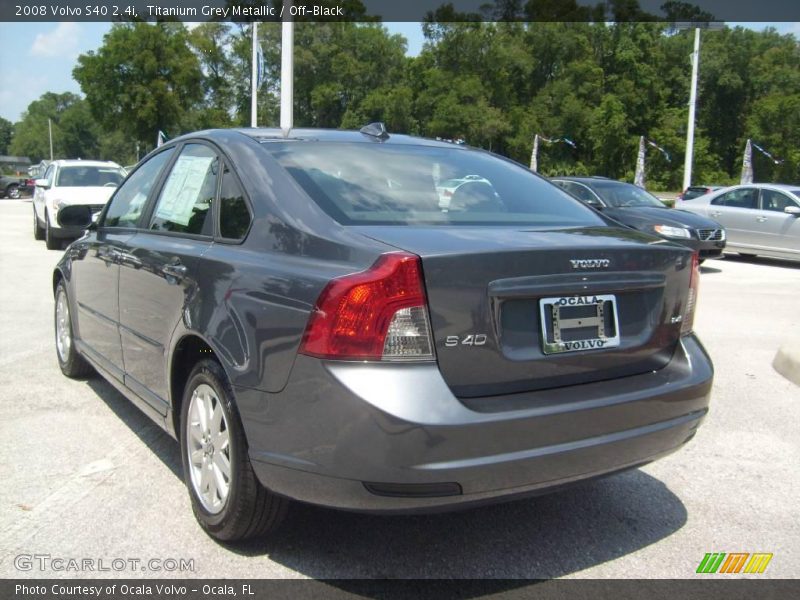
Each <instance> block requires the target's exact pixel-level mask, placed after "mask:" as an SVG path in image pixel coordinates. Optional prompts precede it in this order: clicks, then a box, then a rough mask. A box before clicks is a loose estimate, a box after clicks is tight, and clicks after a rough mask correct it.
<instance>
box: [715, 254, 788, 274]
mask: <svg viewBox="0 0 800 600" xmlns="http://www.w3.org/2000/svg"><path fill="white" fill-rule="evenodd" d="M797 258H798V259H797V260H796V261H793V260H782V259H780V258H767V257H766V256H742V255H741V254H726V255H725V260H726V261H730V262H737V263H749V264H751V265H764V266H769V267H779V268H782V269H795V270H797V269H800V256H798V257H797Z"/></svg>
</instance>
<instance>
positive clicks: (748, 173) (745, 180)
mask: <svg viewBox="0 0 800 600" xmlns="http://www.w3.org/2000/svg"><path fill="white" fill-rule="evenodd" d="M740 183H741V184H742V185H746V184H750V183H753V146H751V145H750V140H749V139H748V140H747V145H746V146H745V147H744V158H742V180H741V182H740Z"/></svg>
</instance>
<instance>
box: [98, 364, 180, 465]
mask: <svg viewBox="0 0 800 600" xmlns="http://www.w3.org/2000/svg"><path fill="white" fill-rule="evenodd" d="M86 384H87V385H88V386H89V387H90V388H91V389H92V391H93V392H94V393H95V394H97V396H98V397H99V398H100V399H101V400H102V401H103V402H105V403H106V405H107V406H108V408H110V409H111V410H112V411H113V413H114V414H115V415H116V416H117V417H118V418H119V419H120V420H121V421H122V422H123V423H125V425H127V426H128V428H129V429H130V430H131V431H133V432H134V433H135V434H136V435H137V436H138V437H139V439H140V440H142V442H144V444H145V445H147V447H148V448H150V450H151V451H152V452H153V454H155V455H156V456H157V457H158V458H159V459H161V462H163V463H164V465H165V466H166V467H167V468H168V469H169V470H170V471H172V474H173V475H175V477H177V478H178V479H180V480H181V481H183V465H182V464H181V452H180V448H179V447H178V443H177V442H176V441H175V440H174V439H173V438H171V437H170V436H169V435H167V433H166V432H165V431H164V430H163V429H161V428H160V427H159V426H158V425H156V424H155V423H154V422H153V421H152V420H150V418H149V417H148V416H147V415H145V414H144V413H143V412H142V411H140V410H139V409H138V408H136V406H135V405H134V404H133V403H132V402H131V401H130V400H128V399H127V398H126V397H125V396H123V395H122V394H120V393H119V392H118V391H117V390H116V389H115V388H114V387H113V386H112V385H111V384H110V383H108V382H107V381H106V380H105V379H103V378H102V377H101V376H100V375H97V374H94V375H93V376H92V377H91V378H89V379H87V380H86Z"/></svg>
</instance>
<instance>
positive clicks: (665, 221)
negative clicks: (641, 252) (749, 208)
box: [552, 177, 725, 261]
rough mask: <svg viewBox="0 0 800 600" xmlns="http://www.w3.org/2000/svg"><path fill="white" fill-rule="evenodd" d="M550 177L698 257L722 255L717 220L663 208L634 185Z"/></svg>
mask: <svg viewBox="0 0 800 600" xmlns="http://www.w3.org/2000/svg"><path fill="white" fill-rule="evenodd" d="M552 181H553V183H555V184H556V185H558V186H559V187H561V188H563V189H565V190H567V191H568V192H569V193H570V194H572V195H573V196H575V197H576V198H578V199H579V200H581V201H582V202H584V203H586V204H588V205H589V206H592V207H594V208H596V209H598V210H601V211H602V212H603V214H604V215H606V216H608V217H610V218H612V219H614V220H615V221H619V222H620V223H622V224H624V225H626V226H628V227H632V228H633V229H638V230H639V231H644V232H647V233H652V234H655V235H658V236H661V237H663V238H666V239H669V240H672V241H674V242H677V243H679V244H683V245H684V246H687V247H689V248H691V249H692V250H695V251H696V252H698V253H699V255H700V260H701V261H704V260H705V259H707V258H718V257H720V256H722V251H723V249H724V248H725V229H724V228H723V227H722V226H721V225H720V224H719V223H717V222H716V221H713V220H711V219H709V218H707V217H701V216H699V215H697V214H693V213H688V212H685V211H683V210H677V209H674V208H667V207H666V206H665V205H664V203H663V202H661V200H659V199H658V198H656V197H655V196H653V195H652V194H651V193H649V192H647V191H645V190H643V189H642V188H640V187H638V186H635V185H633V184H630V183H625V182H623V181H615V180H613V179H606V178H605V177H556V178H553V179H552ZM681 209H683V205H681Z"/></svg>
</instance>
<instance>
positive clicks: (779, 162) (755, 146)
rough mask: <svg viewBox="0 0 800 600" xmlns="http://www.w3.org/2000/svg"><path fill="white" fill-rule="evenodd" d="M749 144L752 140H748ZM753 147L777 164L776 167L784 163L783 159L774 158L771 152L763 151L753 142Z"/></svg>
mask: <svg viewBox="0 0 800 600" xmlns="http://www.w3.org/2000/svg"><path fill="white" fill-rule="evenodd" d="M747 143H748V144H749V143H750V140H747ZM753 147H754V148H755V149H756V150H758V151H759V152H761V154H763V155H764V156H766V157H767V158H769V159H770V160H771V161H772V162H773V163H775V164H776V165H779V164H781V163H782V162H783V159H780V158H775V157H774V156H772V154H770V153H769V152H767V151H766V150H764V149H763V148H762V147H761V146H759V145H758V144H756V143H755V142H753ZM751 158H752V157H751Z"/></svg>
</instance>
